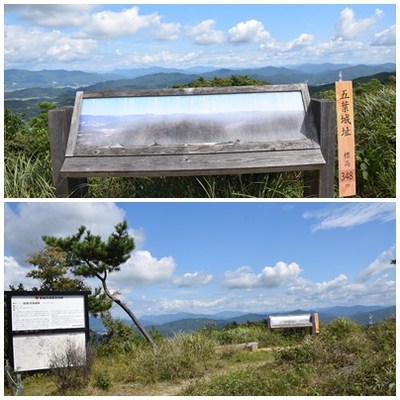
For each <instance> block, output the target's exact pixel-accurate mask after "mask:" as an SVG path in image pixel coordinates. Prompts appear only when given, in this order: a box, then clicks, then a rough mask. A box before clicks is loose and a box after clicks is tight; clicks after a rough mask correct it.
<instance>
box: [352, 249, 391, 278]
mask: <svg viewBox="0 0 400 400" xmlns="http://www.w3.org/2000/svg"><path fill="white" fill-rule="evenodd" d="M395 249H396V246H392V247H391V248H390V249H389V250H386V251H384V252H382V253H381V254H379V256H378V257H377V258H376V260H374V261H373V262H372V263H371V264H369V265H368V267H367V268H365V269H363V270H362V271H361V272H360V273H359V274H358V276H357V279H356V281H357V282H365V281H367V280H368V279H370V278H371V277H372V276H373V275H378V274H382V273H383V272H386V271H387V270H389V269H392V268H395V265H394V264H391V261H392V260H393V259H394V258H395V255H394V253H395Z"/></svg>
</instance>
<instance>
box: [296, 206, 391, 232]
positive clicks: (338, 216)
mask: <svg viewBox="0 0 400 400" xmlns="http://www.w3.org/2000/svg"><path fill="white" fill-rule="evenodd" d="M303 217H304V218H306V219H310V218H316V219H318V220H320V222H319V223H317V224H315V225H313V226H312V228H311V229H312V231H313V232H316V231H318V230H321V229H333V228H352V227H353V226H358V225H362V224H365V223H367V222H370V221H375V220H378V221H381V222H389V221H392V220H394V219H395V218H396V204H395V203H393V202H387V203H382V202H381V203H348V204H345V205H343V206H341V207H331V206H328V207H325V208H322V209H321V210H319V211H316V212H306V213H304V214H303Z"/></svg>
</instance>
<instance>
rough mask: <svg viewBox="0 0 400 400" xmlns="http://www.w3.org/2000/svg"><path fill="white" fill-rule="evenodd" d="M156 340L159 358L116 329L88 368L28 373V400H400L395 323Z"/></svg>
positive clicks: (254, 326)
mask: <svg viewBox="0 0 400 400" xmlns="http://www.w3.org/2000/svg"><path fill="white" fill-rule="evenodd" d="M151 334H152V337H153V339H154V340H155V341H156V342H157V345H158V350H154V349H153V348H152V347H151V346H149V345H148V344H147V343H145V341H144V339H143V338H142V337H141V336H138V335H137V334H136V333H135V332H134V331H133V329H131V328H129V327H127V326H126V325H125V324H123V323H121V322H120V321H114V322H110V324H109V326H108V332H107V334H106V335H105V336H103V337H102V339H101V340H100V342H98V343H96V344H95V347H94V348H92V349H91V351H90V353H89V355H90V357H88V360H89V361H90V365H85V366H84V367H82V368H78V367H76V368H72V369H71V367H70V368H69V369H68V368H67V369H66V368H57V369H53V370H50V371H43V372H40V371H39V372H35V373H23V374H22V382H23V390H24V395H27V396H56V395H81V396H83V395H84V396H93V395H109V396H117V395H129V396H132V395H142V396H146V395H183V396H194V395H201V396H203V395H207V396H217V395H223V396H258V395H260V396H267V395H273V396H294V395H303V396H308V395H321V396H325V395H331V396H336V395H337V396H345V395H346V396H348V395H362V396H366V395H374V396H386V395H395V394H396V322H395V318H394V317H392V318H390V319H385V320H384V321H382V322H379V323H377V324H374V325H373V326H372V327H367V326H361V325H357V324H356V323H355V322H353V321H352V320H350V319H348V318H344V317H341V318H337V319H335V320H333V321H331V322H330V323H329V324H327V325H324V326H321V328H320V333H319V334H318V335H316V336H315V337H311V336H310V335H309V331H308V329H285V330H274V331H272V332H270V331H268V330H267V329H266V327H265V325H264V324H263V323H262V322H257V323H246V324H243V325H234V324H232V325H230V326H226V327H224V328H222V329H216V328H214V327H212V326H208V327H205V328H203V329H201V330H199V331H198V332H197V333H192V334H187V335H184V334H179V333H176V334H175V335H174V337H172V338H168V339H166V338H163V337H162V335H161V334H160V333H158V332H157V331H155V330H153V331H152V332H151ZM249 342H258V346H259V349H258V351H252V352H249V351H246V350H243V348H238V347H235V346H234V345H235V344H239V343H249ZM71 376H73V377H74V379H71V378H70V377H71ZM4 394H8V390H7V388H6V387H5V388H4Z"/></svg>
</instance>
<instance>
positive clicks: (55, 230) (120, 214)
mask: <svg viewBox="0 0 400 400" xmlns="http://www.w3.org/2000/svg"><path fill="white" fill-rule="evenodd" d="M124 216H125V211H124V210H122V209H121V208H119V207H118V206H117V205H116V204H115V203H111V202H105V203H97V202H91V203H76V202H65V203H64V202H63V203H59V202H26V203H19V204H18V212H14V211H13V210H12V209H11V208H10V206H9V205H8V204H7V203H5V207H4V248H5V251H6V254H8V255H12V256H13V257H14V258H15V259H16V261H17V262H18V263H19V264H21V265H24V261H25V259H26V256H27V254H28V253H31V252H35V251H38V249H39V248H41V247H42V246H43V242H42V240H41V237H42V236H43V235H46V236H59V237H64V236H68V235H72V234H75V233H76V232H77V231H78V228H79V227H80V226H81V225H84V226H86V228H87V229H89V230H90V231H91V232H92V233H93V234H95V235H101V237H102V238H103V239H104V240H105V239H107V238H108V236H109V235H110V234H111V233H112V232H113V231H114V226H115V225H117V224H118V223H119V222H122V221H123V219H124ZM129 232H130V234H131V236H133V237H134V238H135V240H136V238H137V241H138V244H139V245H141V243H142V242H143V240H144V233H143V230H138V231H134V230H133V229H130V231H129Z"/></svg>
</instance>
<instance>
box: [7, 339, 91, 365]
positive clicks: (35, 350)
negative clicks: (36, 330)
mask: <svg viewBox="0 0 400 400" xmlns="http://www.w3.org/2000/svg"><path fill="white" fill-rule="evenodd" d="M69 343H71V344H72V343H73V345H74V346H75V348H76V349H77V351H79V349H85V348H86V335H85V332H76V333H55V334H44V335H22V336H15V337H14V340H13V345H14V346H13V351H14V369H15V370H18V371H33V370H40V369H46V368H48V366H49V365H50V361H51V360H52V358H53V357H54V356H60V355H62V354H65V352H66V350H67V349H68V344H69Z"/></svg>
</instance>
